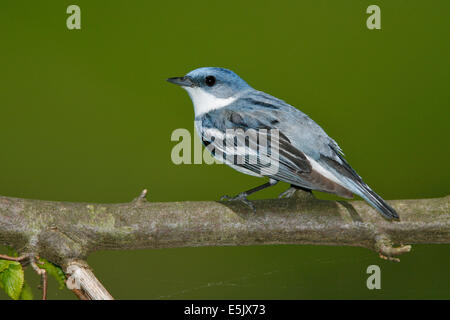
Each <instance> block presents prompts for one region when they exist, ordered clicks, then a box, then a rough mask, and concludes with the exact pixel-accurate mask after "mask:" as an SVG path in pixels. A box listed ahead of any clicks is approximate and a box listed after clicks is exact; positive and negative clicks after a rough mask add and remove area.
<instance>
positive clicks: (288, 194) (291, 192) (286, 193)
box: [278, 187, 298, 199]
mask: <svg viewBox="0 0 450 320" xmlns="http://www.w3.org/2000/svg"><path fill="white" fill-rule="evenodd" d="M297 190H298V189H297V188H294V187H290V188H289V189H287V190H286V191H284V192H282V193H280V195H279V196H278V199H288V198H292V196H293V195H294V194H295V192H296V191H297Z"/></svg>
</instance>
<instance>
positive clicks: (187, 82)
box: [167, 76, 194, 87]
mask: <svg viewBox="0 0 450 320" xmlns="http://www.w3.org/2000/svg"><path fill="white" fill-rule="evenodd" d="M167 81H169V82H170V83H173V84H176V85H179V86H182V87H193V86H194V81H192V78H190V77H187V76H186V77H174V78H169V79H167Z"/></svg>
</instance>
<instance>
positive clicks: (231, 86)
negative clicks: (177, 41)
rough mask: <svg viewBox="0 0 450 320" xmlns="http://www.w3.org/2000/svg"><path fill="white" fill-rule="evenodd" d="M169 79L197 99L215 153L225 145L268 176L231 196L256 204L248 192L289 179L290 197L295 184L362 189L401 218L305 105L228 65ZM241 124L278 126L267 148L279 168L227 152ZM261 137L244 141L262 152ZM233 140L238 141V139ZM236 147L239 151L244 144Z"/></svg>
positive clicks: (348, 191) (248, 168)
mask: <svg viewBox="0 0 450 320" xmlns="http://www.w3.org/2000/svg"><path fill="white" fill-rule="evenodd" d="M167 81H169V82H171V83H174V84H177V85H179V86H181V87H183V88H184V89H186V91H187V92H188V94H189V96H190V97H191V100H192V102H193V104H194V111H195V123H196V130H197V132H198V134H199V136H200V137H201V138H202V141H203V144H204V145H205V146H206V147H207V148H208V149H209V150H210V151H211V150H213V151H211V152H212V153H213V155H214V156H215V157H217V153H218V151H220V153H221V159H222V160H223V159H225V161H224V162H225V163H226V164H228V165H229V166H231V167H232V168H234V169H236V170H238V171H240V172H242V173H245V174H249V175H253V176H258V177H268V178H269V182H267V183H265V184H263V185H261V186H259V187H256V188H253V189H251V190H248V191H245V192H242V193H240V194H239V195H237V196H236V197H234V198H229V197H226V198H228V199H231V200H241V201H243V202H245V203H246V204H248V205H249V206H250V207H251V208H253V209H254V207H253V205H252V203H251V202H250V201H249V200H248V199H247V196H249V195H250V194H252V193H254V192H256V191H259V190H262V189H264V188H267V187H270V186H273V185H275V184H276V183H277V182H278V181H284V182H287V183H290V184H291V188H289V189H288V190H287V191H286V192H283V193H282V194H281V195H280V197H290V196H292V195H293V194H294V192H295V190H296V189H303V190H308V191H311V190H318V191H323V192H328V193H333V194H336V195H338V196H342V197H345V198H351V197H353V194H357V195H359V196H360V197H362V198H363V199H364V200H366V201H367V202H368V203H369V204H370V205H372V206H373V207H374V208H375V209H376V210H378V211H379V212H380V213H381V214H382V215H383V216H384V217H386V218H387V219H399V216H398V214H397V213H396V212H395V210H394V209H393V208H392V207H391V206H390V205H389V204H387V203H386V202H385V201H384V200H383V199H382V198H381V197H380V196H379V195H377V194H376V193H375V192H374V191H372V189H370V187H369V186H368V185H367V184H365V183H364V182H363V180H362V179H361V177H360V176H359V175H358V174H357V173H356V172H355V170H353V169H352V167H350V165H349V164H348V162H347V161H346V160H345V159H344V156H343V153H342V150H341V148H340V147H339V146H338V144H337V143H336V142H335V141H334V140H333V139H332V138H330V137H329V136H328V135H327V134H326V133H325V131H324V130H323V129H322V128H321V127H320V126H319V125H318V124H317V123H315V122H314V121H313V120H312V119H311V118H309V117H308V116H307V115H306V114H304V113H303V112H301V111H300V110H298V109H296V108H294V107H293V106H291V105H289V104H287V103H286V102H284V101H283V100H280V99H277V98H275V97H273V96H271V95H269V94H267V93H264V92H261V91H258V90H255V89H253V88H252V87H251V86H249V85H248V84H247V83H246V82H245V81H244V80H242V79H241V78H240V77H239V76H238V75H236V74H235V73H234V72H232V71H230V70H227V69H223V68H213V67H207V68H199V69H196V70H193V71H191V72H189V73H188V74H187V75H185V76H184V77H175V78H169V79H167ZM237 129H242V130H243V131H247V130H251V129H253V130H256V131H261V132H264V134H266V138H269V137H270V136H271V132H275V131H270V130H276V132H277V134H278V143H277V144H276V145H275V144H270V143H268V144H267V145H268V148H267V149H268V150H270V149H272V151H277V158H276V160H277V167H276V170H268V169H267V166H265V165H263V164H262V163H260V162H259V161H258V162H256V163H255V162H254V161H253V162H250V161H249V160H248V157H245V158H244V160H242V159H241V161H236V157H235V154H233V155H231V156H230V155H227V153H230V148H229V147H227V146H226V143H224V142H223V141H221V142H220V140H221V139H222V140H224V136H226V133H227V132H228V131H229V130H237ZM264 130H265V131H264ZM268 130H269V131H268ZM266 132H267V133H266ZM260 140H261V139H257V143H256V144H255V143H253V144H252V143H248V141H247V142H246V145H245V146H246V147H247V149H246V150H249V152H250V153H253V155H256V157H261V158H262V155H261V151H260V150H264V149H263V148H261V147H262V145H260ZM219 142H220V143H219ZM233 144H234V147H236V140H233ZM224 145H225V146H224ZM234 150H238V151H237V152H238V153H239V152H240V151H239V150H243V149H242V148H241V149H239V148H237V149H234ZM241 152H243V151H241ZM274 154H275V153H274ZM268 157H269V158H270V155H269V156H268ZM272 158H273V157H272ZM231 159H233V160H231Z"/></svg>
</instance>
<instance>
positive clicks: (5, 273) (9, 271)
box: [0, 260, 23, 300]
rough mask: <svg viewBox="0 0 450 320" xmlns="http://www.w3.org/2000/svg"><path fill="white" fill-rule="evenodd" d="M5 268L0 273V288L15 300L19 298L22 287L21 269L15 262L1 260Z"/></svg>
mask: <svg viewBox="0 0 450 320" xmlns="http://www.w3.org/2000/svg"><path fill="white" fill-rule="evenodd" d="M5 262H6V264H7V266H6V268H4V267H3V270H2V271H1V272H0V288H3V290H5V292H6V294H7V295H8V296H10V297H11V299H14V300H17V299H19V297H20V293H21V291H22V286H23V269H22V265H21V264H20V263H19V262H16V261H7V260H2V263H3V264H4V263H5Z"/></svg>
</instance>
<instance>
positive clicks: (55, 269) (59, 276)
mask: <svg viewBox="0 0 450 320" xmlns="http://www.w3.org/2000/svg"><path fill="white" fill-rule="evenodd" d="M39 260H40V261H41V262H43V263H44V264H42V265H39V268H41V269H45V270H47V273H48V274H49V275H51V276H53V277H54V278H55V279H56V281H58V283H59V289H64V288H65V287H66V275H65V274H64V271H63V270H62V269H61V267H59V266H57V265H54V264H53V263H51V262H49V261H47V260H45V259H43V258H40V259H39Z"/></svg>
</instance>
